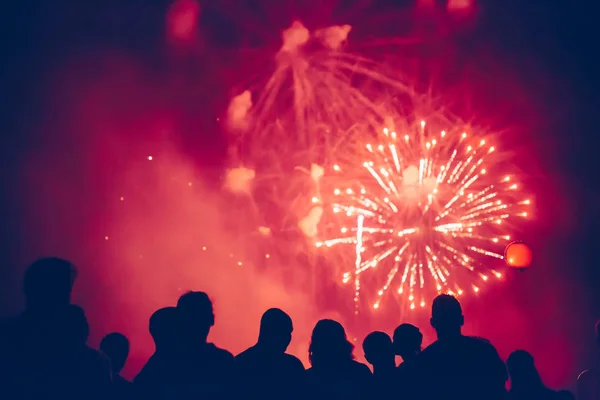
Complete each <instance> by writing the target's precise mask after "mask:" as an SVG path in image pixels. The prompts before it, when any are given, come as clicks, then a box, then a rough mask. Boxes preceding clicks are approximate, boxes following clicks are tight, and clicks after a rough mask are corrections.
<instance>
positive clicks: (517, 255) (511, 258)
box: [504, 242, 533, 268]
mask: <svg viewBox="0 0 600 400" xmlns="http://www.w3.org/2000/svg"><path fill="white" fill-rule="evenodd" d="M504 259H505V261H506V263H507V264H508V265H509V266H510V267H513V268H527V267H529V266H530V265H531V262H532V261H533V253H532V251H531V249H530V248H529V246H527V245H526V244H525V243H523V242H512V243H511V244H509V245H508V246H506V250H505V252H504Z"/></svg>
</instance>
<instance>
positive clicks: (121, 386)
mask: <svg viewBox="0 0 600 400" xmlns="http://www.w3.org/2000/svg"><path fill="white" fill-rule="evenodd" d="M100 351H102V352H103V353H104V354H105V355H106V356H107V357H108V359H109V360H110V366H111V371H112V381H113V396H115V397H118V398H121V399H122V398H128V397H130V396H131V382H129V381H128V380H127V379H125V378H123V377H122V376H121V371H122V370H123V367H124V366H125V363H126V362H127V357H128V356H129V339H127V337H126V336H125V335H123V334H121V333H118V332H113V333H109V334H108V335H106V336H104V338H102V340H101V341H100Z"/></svg>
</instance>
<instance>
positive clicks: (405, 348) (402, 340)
mask: <svg viewBox="0 0 600 400" xmlns="http://www.w3.org/2000/svg"><path fill="white" fill-rule="evenodd" d="M422 345H423V334H422V333H421V331H420V330H419V328H417V327H416V326H414V325H411V324H402V325H400V326H398V327H397V328H396V329H395V330H394V354H395V355H397V356H401V357H402V358H403V359H405V358H406V357H410V356H411V355H414V354H417V353H419V352H420V351H421V346H422Z"/></svg>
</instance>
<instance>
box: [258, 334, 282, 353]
mask: <svg viewBox="0 0 600 400" xmlns="http://www.w3.org/2000/svg"><path fill="white" fill-rule="evenodd" d="M254 347H256V348H257V349H259V350H260V351H263V352H266V353H279V352H278V351H276V350H274V349H273V346H271V345H269V340H266V339H261V338H260V337H259V338H258V341H257V342H256V344H255V345H254Z"/></svg>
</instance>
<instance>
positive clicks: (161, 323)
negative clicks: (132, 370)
mask: <svg viewBox="0 0 600 400" xmlns="http://www.w3.org/2000/svg"><path fill="white" fill-rule="evenodd" d="M149 325H150V326H149V330H150V335H151V336H152V339H154V343H155V345H156V347H157V349H158V348H160V347H163V348H167V347H169V348H173V347H175V346H176V345H181V346H183V345H184V343H183V340H184V337H183V335H184V334H185V333H186V331H187V330H188V328H189V325H187V319H186V316H185V314H184V313H183V312H182V311H181V310H179V309H178V308H175V307H164V308H161V309H159V310H157V311H155V312H154V314H152V316H151V317H150V324H149Z"/></svg>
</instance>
